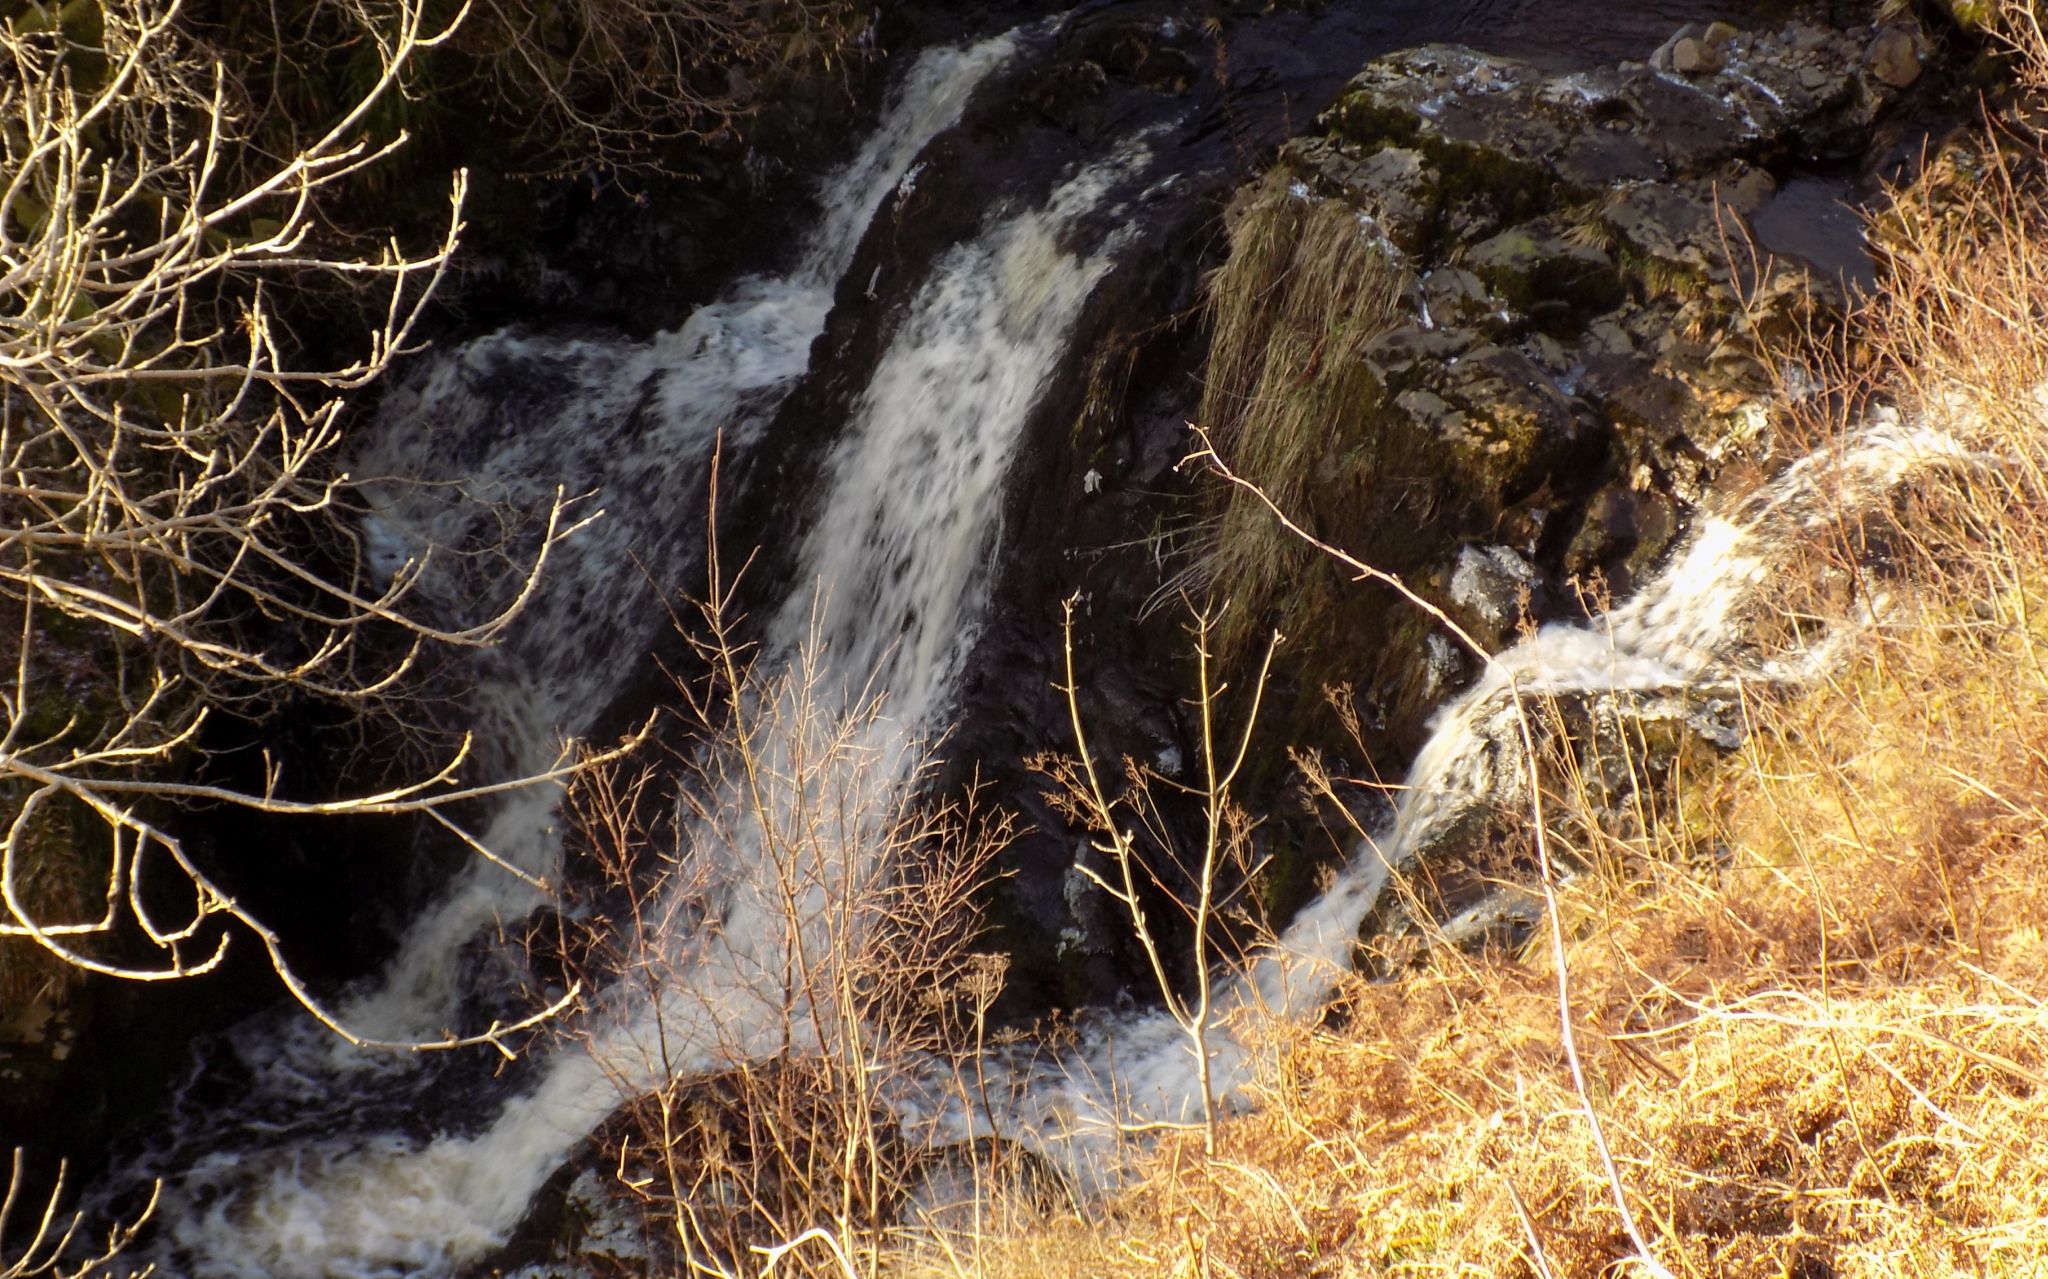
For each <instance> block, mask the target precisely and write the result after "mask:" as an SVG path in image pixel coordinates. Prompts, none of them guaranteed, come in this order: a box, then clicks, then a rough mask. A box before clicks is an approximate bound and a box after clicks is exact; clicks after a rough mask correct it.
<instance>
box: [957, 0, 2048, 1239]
mask: <svg viewBox="0 0 2048 1279" xmlns="http://www.w3.org/2000/svg"><path fill="white" fill-rule="evenodd" d="M2014 29H2015V30H2016V35H2015V39H2016V41H2017V42H2018V44H2019V47H2020V53H2021V58H2022V65H2023V67H2024V68H2025V69H2026V72H2027V76H2028V79H2029V81H2030V83H2031V87H2032V88H2033V89H2034V90H2035V91H2037V92H2038V91H2039V90H2040V89H2041V88H2042V85H2043V81H2044V78H2048V41H2044V40H2043V39H2042V36H2041V33H2040V31H2039V29H2038V28H2037V27H2035V26H2034V25H2033V24H2032V23H2031V22H2026V23H2025V24H2024V25H2016V27H2015V28H2014ZM2001 146H2002V149H2000V150H1993V149H1991V148H1988V147H1983V148H1978V149H1977V150H1975V151H1972V152H1968V153H1965V152H1960V151H1959V152H1957V153H1955V154H1951V155H1946V156H1943V157H1941V158H1940V160H1939V161H1938V163H1937V164H1936V165H1935V166H1934V167H1933V170H1932V171H1931V173H1930V175H1929V177H1928V178H1927V179H1926V180H1925V181H1924V182H1923V183H1921V184H1920V185H1919V186H1918V187H1917V188H1916V189H1915V190H1913V191H1909V192H1903V193H1900V195H1899V198H1898V201H1897V208H1896V211H1895V213H1894V214H1892V215H1891V216H1890V217H1888V219H1887V220H1886V222H1885V224H1884V226H1883V227H1882V228H1881V231H1882V234H1883V236H1884V237H1885V244H1884V247H1885V249H1886V251H1887V254H1888V256H1889V259H1890V264H1891V277H1890V282H1889V285H1888V291H1887V294H1886V296H1885V297H1883V298H1882V299H1881V300H1880V301H1879V302H1878V303H1877V304H1876V305H1875V306H1873V307H1872V308H1871V310H1870V311H1869V312H1868V313H1867V314H1865V315H1864V316H1862V317H1860V318H1859V322H1858V326H1857V330H1856V332H1855V334H1854V335H1853V338H1852V342H1853V345H1852V347H1851V348H1850V349H1851V350H1852V351H1853V352H1854V358H1853V359H1845V360H1842V361H1840V362H1839V372H1838V376H1837V377H1836V379H1835V382H1836V385H1837V387H1838V389H1839V391H1840V394H1839V395H1838V396H1835V397H1824V398H1816V399H1812V400H1809V401H1807V408H1806V410H1805V415H1806V417H1807V418H1808V419H1809V420H1808V421H1807V422H1806V423H1805V425H1806V426H1808V427H1809V428H1812V429H1816V430H1818V429H1821V428H1824V427H1827V426H1828V425H1829V423H1828V422H1826V421H1824V420H1822V419H1825V418H1827V417H1829V416H1835V417H1845V416H1847V415H1848V414H1849V413H1850V412H1852V411H1855V412H1861V411H1864V410H1867V408H1868V407H1869V403H1870V397H1869V396H1868V395H1866V394H1864V393H1863V392H1864V390H1865V389H1867V388H1870V387H1882V388H1883V389H1884V392H1885V396H1886V398H1889V399H1890V400H1892V401H1894V402H1896V403H1897V404H1898V405H1899V406H1900V407H1901V408H1902V409H1904V410H1905V411H1906V412H1908V413H1909V414H1910V413H1924V414H1926V416H1927V417H1928V418H1929V420H1930V421H1932V422H1934V423H1935V424H1937V425H1940V426H1942V427H1943V428H1945V429H1947V430H1949V431H1950V432H1952V433H1953V434H1956V435H1958V436H1960V437H1962V438H1963V439H1964V441H1965V442H1966V443H1967V444H1969V445H1970V446H1971V447H1972V448H1975V449H1978V450H1981V451H1982V452H1983V453H1984V454H1985V455H1987V456H1988V457H1989V458H1992V459H1995V461H1993V462H1992V464H1990V465H1987V466H1986V467H1985V468H1983V469H1980V470H1976V471H1972V472H1970V473H1969V474H1967V475H1961V476H1956V477H1953V478H1950V479H1946V480H1938V481H1935V482H1933V483H1932V484H1929V485H1926V486H1923V487H1922V488H1921V489H1920V490H1919V491H1917V492H1915V493H1914V494H1913V495H1912V496H1911V497H1910V498H1909V499H1907V500H1905V501H1902V502H1901V503H1900V504H1899V505H1898V506H1897V507H1896V508H1895V509H1893V510H1890V511H1887V512H1882V513H1880V514H1879V515H1878V516H1876V517H1863V518H1853V519H1852V518H1849V517H1847V516H1844V518H1843V519H1841V520H1840V521H1839V522H1838V523H1837V524H1836V526H1834V527H1832V528H1827V529H1823V530H1820V533H1821V537H1820V539H1819V544H1818V545H1816V546H1813V547H1810V548H1806V551H1805V553H1804V554H1803V555H1802V556H1801V557H1800V558H1799V560H1798V562H1797V564H1796V565H1795V566H1794V567H1793V568H1792V569H1791V570H1790V571H1788V572H1787V573H1785V574H1783V575H1782V576H1783V577H1784V581H1783V583H1782V585H1783V588H1784V591H1785V595H1784V600H1785V608H1786V609H1787V610H1788V612H1787V614H1786V615H1785V616H1784V617H1783V618H1782V621H1783V626H1782V627H1781V628H1780V629H1781V630H1784V631H1787V632H1789V631H1791V630H1793V629H1794V628H1797V629H1800V630H1803V631H1805V632H1807V633H1809V634H1810V633H1814V628H1815V627H1816V625H1821V626H1832V627H1834V628H1835V629H1836V633H1837V634H1842V635H1848V636H1850V638H1849V639H1848V641H1847V643H1846V644H1845V646H1844V648H1843V649H1842V651H1841V652H1840V653H1839V655H1838V660H1837V661H1836V662H1835V663H1834V664H1833V665H1832V667H1831V668H1830V672H1829V673H1828V674H1827V675H1826V676H1825V677H1823V678H1821V679H1819V680H1817V681H1816V682H1815V683H1814V684H1813V685H1811V686H1810V687H1807V688H1805V689H1802V690H1799V691H1798V692H1796V693H1785V692H1782V691H1780V692H1776V693H1769V692H1766V691H1764V690H1758V691H1757V693H1756V695H1755V696H1754V697H1752V699H1751V700H1750V702H1749V704H1748V706H1747V708H1746V710H1747V717H1748V720H1749V725H1748V726H1749V730H1750V731H1749V736H1748V740H1747V744H1746V745H1745V746H1744V747H1743V748H1742V749H1740V750H1738V751H1736V752H1733V753H1732V754H1730V755H1728V756H1726V757H1724V758H1720V759H1707V760H1705V761H1699V760H1686V761H1681V763H1680V764H1679V765H1678V766H1677V767H1675V768H1674V769H1673V770H1672V772H1671V774H1670V776H1668V777H1666V778H1663V779H1661V780H1660V781H1659V782H1658V784H1657V785H1656V786H1655V787H1654V788H1653V789H1654V790H1656V791H1657V792H1658V794H1659V797H1660V802H1659V803H1657V804H1655V805H1631V804H1619V805H1617V804H1615V803H1614V802H1613V797H1612V794H1611V792H1610V791H1609V790H1607V789H1604V788H1603V787H1602V786H1600V785H1596V784H1595V783H1594V782H1593V781H1592V780H1591V779H1592V777H1593V770H1590V769H1588V768H1586V767H1585V766H1586V764H1587V763H1588V762H1589V761H1587V760H1586V758H1585V756H1584V754H1583V748H1582V753H1581V754H1580V755H1579V756H1578V759H1577V767H1571V766H1562V767H1558V768H1556V769H1555V770H1554V771H1553V778H1554V787H1553V793H1552V794H1551V795H1550V803H1549V806H1548V817H1549V821H1548V827H1549V829H1550V833H1551V840H1552V854H1553V856H1555V857H1558V858H1560V859H1561V860H1563V861H1566V862H1570V863H1575V864H1578V865H1580V866H1585V867H1589V868H1591V869H1589V870H1587V871H1586V872H1584V873H1582V874H1580V875H1578V876H1577V877H1576V878H1575V879H1573V880H1571V881H1570V882H1569V883H1565V884H1561V885H1558V886H1557V893H1558V898H1559V900H1558V910H1559V918H1560V919H1561V920H1562V921H1564V922H1565V924H1566V929H1565V942H1564V945H1563V946H1562V947H1561V948H1560V949H1559V950H1557V951H1553V950H1552V948H1551V947H1550V946H1549V945H1548V944H1544V943H1547V940H1548V934H1547V933H1541V932H1539V934H1538V943H1539V944H1538V945H1536V946H1534V947H1531V948H1529V949H1527V950H1525V951H1521V952H1517V951H1514V950H1511V949H1506V948H1501V947H1495V948H1493V949H1489V950H1485V951H1482V952H1480V953H1477V954H1472V953H1465V952H1461V951H1458V950H1454V949H1449V948H1438V949H1436V950H1433V951H1429V952H1426V953H1424V954H1422V955H1421V956H1420V957H1419V958H1417V959H1416V960H1415V962H1414V963H1413V964H1412V965H1411V966H1409V967H1407V968H1405V969H1403V970H1401V971H1399V972H1397V973H1396V974H1395V975H1393V976H1391V977H1389V978H1387V979H1385V980H1382V981H1378V982H1370V983H1369V982H1365V981H1357V982H1354V983H1353V984H1351V985H1350V986H1349V988H1348V989H1347V990H1346V991H1345V993H1344V995H1343V997H1342V999H1341V1001H1340V1004H1339V1007H1338V1009H1337V1010H1336V1012H1335V1013H1334V1014H1333V1016H1332V1017H1331V1018H1330V1019H1329V1021H1328V1022H1327V1024H1326V1025H1324V1026H1321V1027H1291V1028H1290V1027H1271V1026H1268V1027H1263V1028H1254V1029H1253V1030H1252V1031H1251V1033H1252V1034H1254V1035H1256V1036H1262V1037H1263V1039H1264V1040H1265V1042H1266V1046H1267V1047H1268V1048H1270V1049H1271V1052H1270V1053H1268V1054H1267V1058H1268V1060H1269V1063H1270V1065H1269V1067H1268V1069H1267V1070H1266V1073H1265V1075H1264V1076H1263V1077H1262V1079H1261V1080H1260V1081H1259V1083H1258V1084H1257V1085H1256V1087H1255V1090H1254V1093H1255V1095H1254V1100H1255V1101H1256V1102H1257V1106H1256V1109H1255V1110H1254V1111H1253V1112H1252V1113H1250V1114H1248V1115H1245V1116H1243V1117H1240V1118H1237V1119H1235V1120H1232V1121H1230V1122H1227V1123H1225V1124H1223V1125H1222V1126H1221V1127H1220V1129H1219V1131H1218V1133H1217V1136H1216V1152H1215V1154H1214V1155H1213V1157H1211V1156H1204V1155H1203V1154H1202V1152H1201V1149H1200V1144H1199V1142H1198V1141H1196V1140H1182V1141H1178V1142H1167V1143H1165V1144H1162V1145H1161V1146H1160V1147H1159V1148H1158V1149H1157V1150H1156V1152H1155V1153H1154V1155H1153V1156H1152V1160H1151V1164H1150V1167H1149V1171H1148V1172H1147V1173H1146V1174H1145V1175H1144V1176H1143V1177H1141V1178H1140V1179H1139V1180H1138V1181H1137V1182H1136V1183H1135V1184H1133V1185H1132V1186H1131V1187H1130V1188H1129V1189H1128V1190H1127V1191H1126V1192H1125V1193H1124V1194H1123V1195H1122V1196H1121V1197H1119V1198H1118V1199H1116V1200H1115V1201H1114V1202H1112V1203H1109V1204H1107V1205H1103V1206H1102V1207H1101V1208H1100V1209H1098V1210H1094V1211H1091V1212H1089V1213H1087V1214H1085V1215H1084V1214H1081V1213H1072V1214H1068V1215H1065V1216H1062V1217H1059V1218H1056V1219H1052V1220H1048V1221H1044V1222H1041V1223H1040V1224H1038V1225H1037V1226H1035V1227H1033V1228H1032V1229H1030V1230H1028V1231H1022V1232H1017V1233H1015V1234H1012V1235H1010V1236H1007V1237H1003V1238H996V1239H989V1240H985V1241H983V1244H982V1251H981V1252H980V1253H979V1255H977V1256H976V1257H975V1258H974V1260H973V1264H972V1265H971V1266H965V1265H963V1266H957V1267H955V1269H956V1271H961V1272H965V1271H970V1270H971V1271H972V1272H973V1273H978V1274H985V1275H1044V1274H1072V1275H1146V1276H1159V1275H1169V1274H1171V1275H1203V1276H1206V1275H1218V1276H1225V1275H1244V1276H1264V1275H1271V1276H1280V1275H1287V1276H1301V1275H1332V1276H1338V1275H1367V1274H1375V1275H1377V1274H1402V1275H1528V1276H1559V1277H1563V1276H1576V1275H1588V1276H1590V1275H1603V1274H1625V1273H1633V1272H1637V1271H1638V1270H1639V1269H1640V1266H1639V1263H1636V1262H1634V1261H1632V1260H1630V1258H1631V1257H1632V1256H1633V1255H1634V1252H1635V1249H1634V1247H1633V1245H1632V1244H1631V1242H1630V1241H1629V1240H1628V1238H1627V1237H1626V1234H1625V1232H1624V1230H1623V1225H1622V1221H1621V1218H1620V1216H1619V1214H1618V1213H1617V1211H1616V1209H1615V1206H1614V1201H1613V1189H1612V1185H1611V1182H1610V1179H1609V1178H1608V1177H1607V1175H1606V1174H1605V1173H1604V1172H1603V1170H1602V1166H1601V1162H1600V1160H1599V1158H1598V1157H1597V1153H1596V1151H1595V1149H1594V1147H1593V1142H1592V1137H1591V1133H1590V1130H1589V1127H1588V1125H1587V1123H1586V1121H1585V1115H1584V1108H1585V1106H1586V1105H1587V1104H1588V1103H1590V1105H1591V1106H1592V1107H1593V1108H1594V1109H1595V1110H1597V1112H1598V1113H1599V1115H1600V1117H1601V1119H1602V1122H1603V1127H1604V1129H1605V1132H1606V1137H1607V1140H1608V1142H1609V1144H1610V1146H1611V1147H1612V1149H1613V1152H1614V1155H1615V1158H1616V1161H1617V1169H1618V1174H1619V1180H1620V1182H1621V1184H1622V1188H1623V1191H1624V1193H1625V1195H1626V1198H1627V1201H1628V1203H1629V1205H1630V1207H1631V1209H1632V1211H1633V1213H1634V1215H1635V1217H1636V1219H1637V1222H1638V1223H1639V1224H1640V1226H1641V1227H1642V1230H1643V1233H1644V1234H1645V1236H1646V1238H1647V1242H1648V1244H1649V1246H1650V1248H1649V1250H1650V1252H1651V1253H1652V1254H1653V1255H1654V1258H1655V1260H1656V1262H1658V1263H1659V1264H1661V1265H1662V1266H1663V1267H1666V1268H1668V1269H1669V1271H1670V1272H1672V1273H1674V1274H1677V1275H1684V1276H1759V1277H1760V1276H1767V1275H1768V1276H1782V1275H1793V1276H1823V1275H1838V1276H1851V1275H1859V1276H1860V1275H1868V1276H1879V1275H2035V1274H2048V1004H2044V1002H2043V1001H2044V999H2048V937H2044V929H2048V915H2044V912H2043V909H2042V905H2041V903H2043V902H2044V901H2048V651H2044V650H2048V482H2044V481H2048V437H2044V432H2043V429H2042V428H2043V424H2044V423H2043V418H2044V412H2048V409H2044V396H2043V393H2042V391H2041V390H2040V389H2039V388H2041V387H2042V386H2043V385H2044V378H2048V216H2044V213H2043V210H2044V208H2048V205H2044V204H2043V203H2042V201H2041V195H2042V194H2043V193H2044V190H2048V183H2044V179H2043V176H2042V171H2041V167H2040V166H2039V164H2038V162H2037V160H2036V157H2035V140H2034V139H2032V138H2028V137H2019V136H2014V135H2012V134H2010V133H2007V134H2005V135H2004V136H2003V138H2002V143H2001ZM1786 425H1787V426H1788V428H1789V427H1793V426H1795V425H1796V424H1795V423H1792V422H1788V423H1787V424H1786ZM1283 504H1284V502H1283ZM1873 606H1875V607H1876V616H1877V621H1876V622H1875V623H1873V624H1867V625H1863V626H1860V627H1857V626H1855V625H1854V623H1855V621H1856V619H1857V617H1858V616H1859V614H1864V613H1867V611H1868V610H1869V609H1871V608H1872V607H1873ZM1795 609H1796V610H1797V612H1798V614H1799V615H1798V616H1793V615H1792V610H1795ZM1607 763H1609V764H1610V765H1611V764H1613V763H1615V761H1611V760H1610V761H1607ZM1620 763H1621V765H1622V767H1623V769H1624V771H1628V772H1636V773H1639V774H1640V773H1641V771H1642V769H1641V765H1642V761H1640V760H1625V761H1621V762H1620ZM1523 838H1525V839H1526V838H1527V836H1526V835H1524V836H1523ZM1560 957H1561V958H1562V960H1563V962H1564V964H1565V966H1566V969H1567V972H1568V974H1569V978H1570V982H1569V986H1570V996H1571V1000H1570V1003H1571V1015H1572V1017H1573V1019H1574V1023H1575V1026H1576V1029H1577V1038H1578V1043H1579V1045H1580V1047H1581V1051H1582V1053H1583V1054H1584V1057H1585V1069H1586V1076H1587V1087H1586V1089H1585V1093H1584V1095H1583V1096H1582V1095H1581V1094H1580V1093H1579V1091H1578V1090H1576V1089H1575V1088H1574V1087H1573V1084H1572V1080H1571V1076H1570V1072H1569V1071H1568V1069H1567V1066H1566V1062H1565V1060H1564V1055H1563V1052H1562V1049H1561V1037H1560V1026H1559V1021H1558V1003H1557V985H1556V979H1557V969H1556V963H1557V960H1558V959H1559V958H1560Z"/></svg>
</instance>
